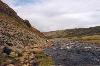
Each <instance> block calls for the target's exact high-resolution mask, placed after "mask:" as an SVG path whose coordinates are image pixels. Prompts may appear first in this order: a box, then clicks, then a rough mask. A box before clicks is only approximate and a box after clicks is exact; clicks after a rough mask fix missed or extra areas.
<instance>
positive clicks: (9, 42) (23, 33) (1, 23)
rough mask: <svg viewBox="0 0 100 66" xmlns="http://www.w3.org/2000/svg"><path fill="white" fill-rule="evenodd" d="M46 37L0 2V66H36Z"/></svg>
mask: <svg viewBox="0 0 100 66" xmlns="http://www.w3.org/2000/svg"><path fill="white" fill-rule="evenodd" d="M44 37H45V36H44V35H43V34H42V33H41V32H40V31H38V30H37V29H35V28H34V27H32V26H31V24H30V23H29V21H28V20H23V19H22V18H20V17H19V16H18V15H17V13H16V12H15V11H14V10H13V9H12V8H10V7H9V6H8V5H7V4H5V3H3V2H2V1H1V0H0V66H29V65H30V66H35V65H37V61H36V58H35V49H36V46H37V47H41V46H42V45H44V44H45V38H44Z"/></svg>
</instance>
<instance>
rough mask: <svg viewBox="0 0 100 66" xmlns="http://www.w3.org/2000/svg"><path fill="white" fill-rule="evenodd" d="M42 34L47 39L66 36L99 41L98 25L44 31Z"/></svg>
mask: <svg viewBox="0 0 100 66" xmlns="http://www.w3.org/2000/svg"><path fill="white" fill-rule="evenodd" d="M44 35H45V36H46V37H47V38H48V39H53V38H68V39H75V40H85V41H92V42H99V43H100V26H96V27H90V28H76V29H66V30H57V31H51V32H44Z"/></svg>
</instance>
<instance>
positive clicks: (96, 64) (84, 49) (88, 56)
mask: <svg viewBox="0 0 100 66" xmlns="http://www.w3.org/2000/svg"><path fill="white" fill-rule="evenodd" d="M52 43H53V44H52V46H51V47H47V48H45V50H44V52H45V53H46V54H47V55H49V56H51V57H52V59H53V60H54V61H55V66H100V46H99V45H97V44H94V43H85V42H79V41H72V40H63V41H62V40H59V41H57V40H54V41H52Z"/></svg>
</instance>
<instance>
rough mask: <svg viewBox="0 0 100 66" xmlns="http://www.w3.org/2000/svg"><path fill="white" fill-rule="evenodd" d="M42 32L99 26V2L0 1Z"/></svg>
mask: <svg viewBox="0 0 100 66" xmlns="http://www.w3.org/2000/svg"><path fill="white" fill-rule="evenodd" d="M2 1H4V2H5V3H7V4H8V5H9V6H10V7H12V8H13V9H14V10H15V11H16V12H17V13H18V15H19V16H20V17H21V18H23V19H27V20H29V21H30V23H31V24H32V26H34V27H35V28H37V29H39V30H40V31H42V32H47V31H54V30H62V29H72V28H86V27H93V26H100V22H99V21H100V0H2Z"/></svg>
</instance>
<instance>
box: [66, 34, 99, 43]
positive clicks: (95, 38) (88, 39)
mask: <svg viewBox="0 0 100 66" xmlns="http://www.w3.org/2000/svg"><path fill="white" fill-rule="evenodd" d="M67 38H68V39H73V40H79V41H85V42H94V43H99V44H100V35H91V36H80V37H77V36H76V37H67Z"/></svg>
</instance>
